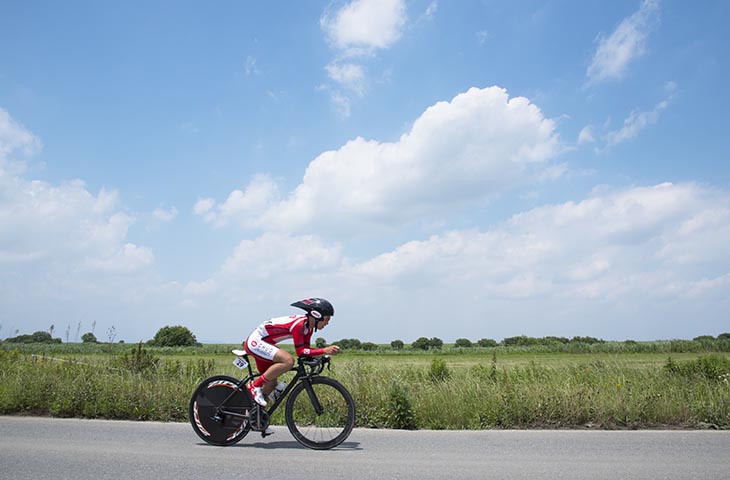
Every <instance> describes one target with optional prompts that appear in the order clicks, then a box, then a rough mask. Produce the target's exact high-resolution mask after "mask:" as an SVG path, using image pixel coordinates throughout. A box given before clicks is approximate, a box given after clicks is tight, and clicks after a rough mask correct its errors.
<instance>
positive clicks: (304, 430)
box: [286, 377, 355, 450]
mask: <svg viewBox="0 0 730 480" xmlns="http://www.w3.org/2000/svg"><path fill="white" fill-rule="evenodd" d="M286 425H287V427H289V431H290V432H291V434H292V435H293V436H294V438H296V439H297V441H298V442H299V443H301V444H302V445H304V446H306V447H309V448H313V449H316V450H326V449H328V448H333V447H336V446H337V445H339V444H341V443H342V442H344V441H345V439H346V438H347V437H348V436H349V435H350V432H352V427H354V426H355V401H354V400H353V399H352V395H350V392H348V391H347V389H346V388H345V387H344V386H343V385H342V384H341V383H340V382H338V381H337V380H334V379H332V378H329V377H312V378H311V379H306V378H305V379H303V380H302V381H301V382H300V383H299V384H298V385H297V386H295V387H294V389H293V390H292V392H291V394H290V395H289V398H288V399H287V401H286Z"/></svg>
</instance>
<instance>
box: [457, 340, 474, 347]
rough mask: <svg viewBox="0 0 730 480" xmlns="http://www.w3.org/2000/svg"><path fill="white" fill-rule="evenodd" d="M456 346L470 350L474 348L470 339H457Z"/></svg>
mask: <svg viewBox="0 0 730 480" xmlns="http://www.w3.org/2000/svg"><path fill="white" fill-rule="evenodd" d="M454 346H456V347H463V348H469V347H471V346H472V343H471V340H469V339H468V338H457V339H456V343H455V344H454Z"/></svg>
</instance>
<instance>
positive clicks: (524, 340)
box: [502, 335, 537, 347]
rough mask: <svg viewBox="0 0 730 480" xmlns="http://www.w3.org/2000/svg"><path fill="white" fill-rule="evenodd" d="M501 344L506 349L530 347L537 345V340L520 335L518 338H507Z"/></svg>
mask: <svg viewBox="0 0 730 480" xmlns="http://www.w3.org/2000/svg"><path fill="white" fill-rule="evenodd" d="M502 343H503V344H504V345H505V346H508V347H529V346H531V345H537V339H536V338H532V337H527V336H525V335H520V336H519V337H507V338H505V339H504V340H502Z"/></svg>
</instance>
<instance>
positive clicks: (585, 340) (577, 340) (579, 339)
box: [570, 337, 605, 344]
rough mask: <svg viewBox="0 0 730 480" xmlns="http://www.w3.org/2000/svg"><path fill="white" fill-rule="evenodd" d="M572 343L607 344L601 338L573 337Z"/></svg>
mask: <svg viewBox="0 0 730 480" xmlns="http://www.w3.org/2000/svg"><path fill="white" fill-rule="evenodd" d="M570 343H588V344H594V343H605V341H604V340H601V339H600V338H595V337H573V338H571V339H570Z"/></svg>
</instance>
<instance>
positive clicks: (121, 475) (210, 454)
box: [0, 417, 730, 480]
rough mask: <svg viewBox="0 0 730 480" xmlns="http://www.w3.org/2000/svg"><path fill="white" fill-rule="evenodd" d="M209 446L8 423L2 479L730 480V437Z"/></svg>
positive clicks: (691, 434)
mask: <svg viewBox="0 0 730 480" xmlns="http://www.w3.org/2000/svg"><path fill="white" fill-rule="evenodd" d="M275 430H276V434H275V435H273V436H271V437H267V438H266V439H262V438H261V436H260V435H259V434H256V433H250V434H249V435H248V436H247V437H246V438H244V439H243V440H242V441H241V442H240V443H239V444H237V445H235V446H232V447H211V446H208V445H206V444H204V443H202V442H201V441H200V439H199V438H198V437H197V436H196V435H195V433H194V432H193V430H192V429H191V428H190V426H189V425H188V424H183V423H156V422H125V421H101V420H74V419H49V418H28V417H0V479H8V480H10V479H13V480H24V479H33V480H43V479H53V480H62V479H73V480H85V479H89V480H92V479H93V480H101V479H133V480H137V479H154V480H165V479H174V480H188V479H196V480H202V479H208V478H210V479H225V480H228V479H235V478H246V479H251V480H254V479H257V480H259V479H260V480H268V479H271V480H278V479H283V478H290V479H296V480H308V479H340V478H347V479H352V478H356V479H357V478H367V479H389V480H390V479H419V480H423V479H471V478H474V479H491V478H495V479H581V480H598V479H604V478H605V479H609V478H610V479H632V480H636V479H682V480H687V479H695V478H696V479H702V480H708V479H723V480H727V479H730V432H728V431H724V432H718V431H610V432H609V431H564V430H563V431H554V430H541V431H522V430H520V431H517V430H487V431H458V432H457V431H414V432H410V431H397V430H366V429H356V430H354V431H353V433H352V435H351V436H350V438H349V439H348V440H347V441H346V442H345V443H344V444H343V445H341V446H340V447H338V448H336V449H334V450H329V451H313V450H309V449H306V448H304V447H301V446H300V445H299V444H298V443H297V442H296V441H295V440H294V439H293V438H292V436H291V435H290V434H289V432H288V430H287V429H286V427H275Z"/></svg>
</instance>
